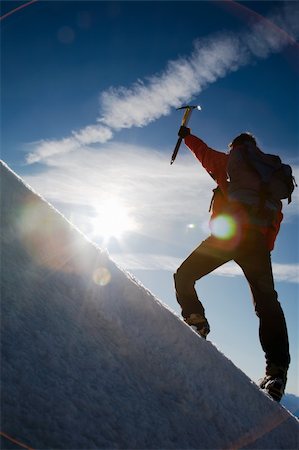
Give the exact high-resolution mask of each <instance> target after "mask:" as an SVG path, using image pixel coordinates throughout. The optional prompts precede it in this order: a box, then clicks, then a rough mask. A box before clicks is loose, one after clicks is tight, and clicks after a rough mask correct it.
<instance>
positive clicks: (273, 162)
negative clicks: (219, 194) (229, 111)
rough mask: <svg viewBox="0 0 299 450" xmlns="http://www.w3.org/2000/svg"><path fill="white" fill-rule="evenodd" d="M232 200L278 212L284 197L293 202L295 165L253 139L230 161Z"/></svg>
mask: <svg viewBox="0 0 299 450" xmlns="http://www.w3.org/2000/svg"><path fill="white" fill-rule="evenodd" d="M228 177H229V181H230V182H229V188H228V196H229V198H230V200H235V201H238V202H240V203H244V204H247V205H249V206H254V207H256V208H257V210H259V211H263V210H264V211H265V210H272V211H273V212H275V211H278V210H279V209H280V208H281V200H283V199H288V203H291V201H292V193H293V191H294V188H295V186H297V184H296V181H295V178H294V176H293V173H292V168H291V166H289V165H288V164H284V163H283V162H282V161H281V159H280V157H279V156H276V155H271V154H266V153H264V152H262V151H261V150H260V149H259V148H258V147H256V146H255V145H253V144H252V143H251V142H246V143H244V144H243V145H240V146H238V147H236V148H235V149H233V150H232V151H231V153H230V155H229V160H228Z"/></svg>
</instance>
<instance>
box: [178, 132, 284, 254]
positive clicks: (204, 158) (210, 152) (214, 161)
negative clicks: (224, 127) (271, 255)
mask: <svg viewBox="0 0 299 450" xmlns="http://www.w3.org/2000/svg"><path fill="white" fill-rule="evenodd" d="M185 144H186V145H187V147H188V148H189V149H190V150H191V151H192V153H193V154H194V156H195V157H196V158H197V159H198V160H199V162H200V163H201V164H202V166H203V167H204V169H206V171H207V172H208V173H209V174H210V175H212V177H213V178H214V180H215V182H216V183H217V185H218V186H219V188H220V189H221V192H222V193H223V194H224V196H219V195H218V196H217V195H216V196H215V201H214V202H213V210H212V216H211V218H215V217H216V216H217V215H218V214H220V213H223V208H224V206H225V204H227V199H226V195H227V188H228V180H227V164H228V158H229V154H226V153H223V152H219V151H217V150H214V149H212V148H210V147H208V146H207V144H206V143H205V142H203V141H202V140H201V139H199V138H198V137H196V136H193V135H192V134H190V135H189V136H186V137H185ZM282 219H283V214H282V212H281V211H279V212H278V214H277V217H276V219H275V221H274V222H273V223H272V224H271V226H268V227H261V226H257V227H258V228H259V230H260V231H261V232H262V233H263V234H264V235H265V237H266V241H267V246H268V248H269V250H270V251H271V250H273V248H274V243H275V239H276V236H277V234H278V231H279V228H280V224H281V221H282ZM251 226H252V225H251Z"/></svg>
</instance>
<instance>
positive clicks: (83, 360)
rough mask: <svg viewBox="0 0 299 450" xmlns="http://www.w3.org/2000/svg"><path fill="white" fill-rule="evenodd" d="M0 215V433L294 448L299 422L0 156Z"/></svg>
mask: <svg viewBox="0 0 299 450" xmlns="http://www.w3.org/2000/svg"><path fill="white" fill-rule="evenodd" d="M99 176H100V174H99ZM1 212H2V217H1V256H2V268H1V277H2V280H1V284H2V296H1V313H2V335H1V347H2V355H1V358H2V364H1V413H2V414H1V416H2V417H1V430H2V431H3V432H5V433H8V434H10V435H11V436H13V437H15V438H16V439H19V440H20V441H21V442H23V443H25V444H27V445H29V446H31V447H33V448H34V449H53V450H54V449H70V450H71V449H86V450H87V449H88V450H90V449H163V450H166V449H237V448H255V449H272V450H273V449H289V450H290V449H297V448H298V446H299V441H298V438H299V425H298V421H297V419H295V418H294V417H293V416H292V415H291V414H289V413H288V412H287V411H286V410H285V409H284V408H283V407H282V406H280V405H278V404H276V403H275V402H273V401H272V400H271V399H269V398H268V397H267V396H265V395H264V394H263V393H262V392H260V391H259V389H258V388H257V387H256V386H255V385H254V384H253V383H252V382H251V381H250V380H249V378H247V376H246V375H244V374H243V373H242V372H241V371H240V370H239V369H238V368H236V367H235V366H234V365H233V364H232V362H231V361H229V360H228V359H227V358H225V357H224V356H223V355H222V354H221V353H220V352H219V351H218V350H217V349H216V348H215V347H214V346H213V345H212V343H210V342H206V341H204V340H202V339H201V338H199V337H198V336H197V335H196V334H195V333H194V332H193V331H192V330H190V329H189V327H187V326H186V325H185V324H184V323H183V322H182V321H181V319H180V318H178V317H177V316H175V315H174V314H173V313H172V312H171V311H169V310H168V309H167V307H165V306H164V305H163V304H162V303H161V302H159V301H158V300H157V299H156V298H154V297H153V295H152V294H151V293H150V292H149V291H147V290H146V289H145V288H144V287H143V286H142V285H140V284H139V283H138V281H136V280H135V279H133V278H132V277H131V276H130V275H129V274H127V273H125V272H124V271H122V270H121V269H120V268H118V267H117V266H116V264H115V263H113V262H112V261H111V260H110V258H109V256H108V255H107V254H106V253H105V252H102V251H101V250H100V249H99V248H97V247H96V246H95V245H94V244H92V243H91V242H90V241H88V240H87V239H86V238H85V237H84V236H83V235H82V234H81V233H80V232H78V230H76V229H75V228H74V227H73V226H72V225H71V224H70V223H69V222H68V221H67V220H66V219H65V218H63V217H62V216H61V215H60V214H59V213H58V212H57V211H56V210H55V209H54V208H53V207H51V206H50V205H49V204H48V203H47V202H45V201H44V200H43V199H42V198H41V197H39V196H38V195H37V194H35V193H34V192H33V191H32V190H31V189H30V188H29V187H28V186H26V185H25V184H24V183H23V182H22V180H21V179H19V178H18V177H17V176H16V175H15V174H14V173H13V172H12V171H11V170H10V169H9V168H8V167H7V166H6V165H5V164H2V163H1ZM1 444H2V445H1V448H18V447H17V446H15V447H11V446H10V444H9V443H8V442H7V440H5V439H4V438H2V440H1Z"/></svg>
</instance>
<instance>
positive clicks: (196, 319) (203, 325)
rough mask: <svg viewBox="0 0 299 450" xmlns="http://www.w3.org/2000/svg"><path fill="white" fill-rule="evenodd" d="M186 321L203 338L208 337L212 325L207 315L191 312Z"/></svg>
mask: <svg viewBox="0 0 299 450" xmlns="http://www.w3.org/2000/svg"><path fill="white" fill-rule="evenodd" d="M185 322H186V323H187V324H188V325H189V326H190V327H191V328H192V329H193V330H194V331H196V333H198V334H199V335H200V336H201V337H202V338H204V339H207V335H208V334H209V332H210V326H209V323H208V321H207V319H206V318H205V317H203V316H202V315H201V314H191V315H190V316H189V317H187V318H186V319H185Z"/></svg>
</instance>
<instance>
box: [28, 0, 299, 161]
mask: <svg viewBox="0 0 299 450" xmlns="http://www.w3.org/2000/svg"><path fill="white" fill-rule="evenodd" d="M298 12H299V7H298V2H289V3H287V4H286V5H285V7H284V8H280V9H279V10H278V12H277V14H276V16H273V17H272V18H270V19H269V20H268V19H262V18H261V20H260V21H258V22H256V23H255V24H254V25H253V26H252V27H251V29H249V30H248V31H244V32H243V33H241V34H236V33H235V34H232V33H223V34H221V35H219V34H218V35H216V36H210V37H209V38H204V39H201V40H197V41H196V42H195V44H194V50H193V52H192V53H191V55H189V56H186V57H180V58H178V59H176V60H173V61H170V62H168V63H167V64H166V68H165V70H163V71H162V72H161V73H158V74H155V75H153V76H150V77H148V78H147V79H146V80H144V81H137V82H136V83H134V84H133V85H132V86H131V87H124V86H121V87H117V88H115V87H111V88H110V89H108V90H107V91H105V92H103V93H102V94H101V96H100V103H101V105H100V106H101V111H102V114H101V116H100V117H99V118H98V119H97V121H98V125H90V126H87V127H85V128H83V129H82V130H79V131H77V132H73V133H72V135H71V137H67V138H64V139H62V140H60V141H57V140H53V141H41V142H39V143H37V144H34V145H33V149H32V151H31V153H30V154H29V155H28V157H27V162H28V163H34V162H38V161H44V160H46V159H47V158H48V157H49V156H52V155H55V154H56V155H57V154H59V153H66V152H71V151H74V150H76V149H77V148H78V146H79V145H89V144H95V143H104V142H107V141H108V140H110V139H111V138H112V137H113V134H114V132H115V131H117V130H120V129H122V128H130V127H132V126H138V127H142V126H145V125H147V124H149V123H150V122H152V121H154V120H157V119H158V118H160V117H161V116H165V115H167V114H169V113H170V111H171V109H172V108H174V107H178V106H180V105H181V104H182V103H184V102H189V101H190V100H191V99H192V97H194V96H195V95H198V94H199V93H200V92H201V91H202V89H203V88H204V87H206V86H207V85H208V84H210V83H213V82H215V81H217V80H218V79H219V78H220V77H224V76H225V75H227V74H228V73H230V72H232V71H234V70H237V69H238V68H239V67H240V66H242V65H244V64H246V63H248V62H249V61H250V60H251V59H252V58H265V57H267V56H268V55H269V54H270V53H273V52H277V51H280V50H281V49H282V48H283V47H284V46H285V45H287V44H292V43H294V38H293V37H292V36H291V35H290V34H291V33H292V34H293V36H294V37H296V36H297V35H298V34H299V25H298V24H299V18H298ZM297 19H298V20H297ZM284 30H286V31H284Z"/></svg>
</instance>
